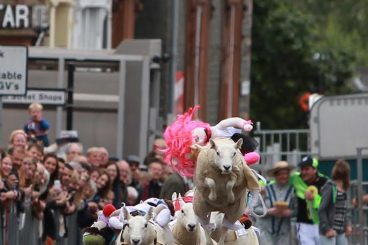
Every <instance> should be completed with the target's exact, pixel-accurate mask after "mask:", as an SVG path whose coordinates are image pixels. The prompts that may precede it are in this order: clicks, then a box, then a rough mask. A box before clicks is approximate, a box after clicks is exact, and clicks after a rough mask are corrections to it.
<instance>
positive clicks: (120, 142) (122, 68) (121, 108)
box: [116, 60, 126, 159]
mask: <svg viewBox="0 0 368 245" xmlns="http://www.w3.org/2000/svg"><path fill="white" fill-rule="evenodd" d="M125 73H126V61H125V60H120V64H119V104H118V127H117V134H118V137H117V142H116V154H117V156H118V157H119V158H120V159H121V158H122V157H123V150H124V113H125V89H126V88H125V76H126V74H125Z"/></svg>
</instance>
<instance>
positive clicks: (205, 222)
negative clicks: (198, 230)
mask: <svg viewBox="0 0 368 245" xmlns="http://www.w3.org/2000/svg"><path fill="white" fill-rule="evenodd" d="M197 220H198V221H199V223H200V224H201V225H202V227H203V230H204V234H205V237H206V245H213V243H212V238H211V232H212V230H213V229H212V228H211V226H212V225H211V224H210V213H206V214H203V215H201V216H197Z"/></svg>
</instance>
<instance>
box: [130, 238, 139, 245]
mask: <svg viewBox="0 0 368 245" xmlns="http://www.w3.org/2000/svg"><path fill="white" fill-rule="evenodd" d="M132 242H133V244H138V243H139V242H140V240H139V239H132Z"/></svg>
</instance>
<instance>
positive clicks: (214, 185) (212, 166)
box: [193, 138, 259, 244]
mask: <svg viewBox="0 0 368 245" xmlns="http://www.w3.org/2000/svg"><path fill="white" fill-rule="evenodd" d="M241 145H242V139H239V140H238V141H237V142H236V143H234V142H233V141H232V140H230V139H227V138H215V139H210V141H209V143H208V144H207V145H206V146H204V147H201V146H199V145H194V146H193V149H197V150H198V151H199V153H198V158H197V165H196V170H195V184H196V189H195V191H194V197H193V207H194V212H195V214H196V215H197V217H198V218H199V221H200V223H201V224H202V225H203V226H204V228H205V231H206V238H207V239H206V240H207V244H212V243H211V240H210V239H209V236H210V232H211V229H213V227H211V224H210V223H209V221H210V213H211V212H212V211H219V212H221V213H224V214H225V216H224V225H223V226H222V235H221V238H220V239H219V243H218V244H224V240H225V235H226V232H227V230H228V229H229V228H231V229H236V227H237V226H236V225H234V224H235V222H236V221H237V220H238V218H239V217H240V216H241V215H242V214H243V213H244V212H245V209H246V196H247V195H246V194H247V191H259V184H258V181H257V178H256V177H255V176H254V174H253V172H252V171H251V169H250V168H249V167H248V166H247V165H246V163H245V161H244V158H243V156H242V154H241V153H240V151H239V149H240V147H241Z"/></svg>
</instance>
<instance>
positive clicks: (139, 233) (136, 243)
mask: <svg viewBox="0 0 368 245" xmlns="http://www.w3.org/2000/svg"><path fill="white" fill-rule="evenodd" d="M122 210H123V213H124V217H125V218H126V220H127V223H126V224H125V225H124V228H123V229H122V230H121V232H120V234H119V235H118V237H117V239H116V243H115V245H153V244H157V233H156V230H155V227H154V224H153V223H152V222H151V221H150V220H151V218H152V208H150V209H149V210H148V212H147V214H146V215H145V216H139V215H137V216H134V217H133V216H131V215H130V213H129V212H128V210H127V209H126V208H125V207H123V208H122Z"/></svg>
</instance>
